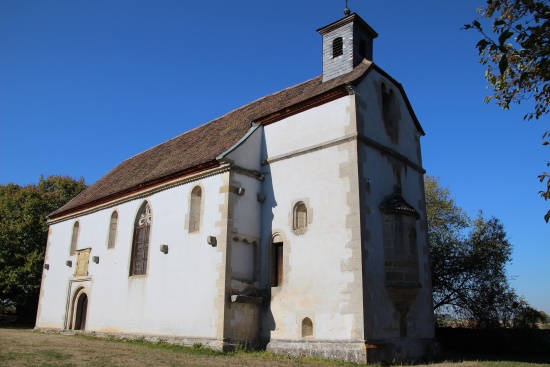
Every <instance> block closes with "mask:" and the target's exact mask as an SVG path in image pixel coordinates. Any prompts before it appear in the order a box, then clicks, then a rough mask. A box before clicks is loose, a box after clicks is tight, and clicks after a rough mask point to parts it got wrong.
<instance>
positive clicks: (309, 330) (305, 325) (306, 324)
mask: <svg viewBox="0 0 550 367" xmlns="http://www.w3.org/2000/svg"><path fill="white" fill-rule="evenodd" d="M308 336H313V322H312V321H311V319H310V318H309V317H306V318H305V319H303V320H302V337H303V338H305V337H308Z"/></svg>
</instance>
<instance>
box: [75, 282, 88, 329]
mask: <svg viewBox="0 0 550 367" xmlns="http://www.w3.org/2000/svg"><path fill="white" fill-rule="evenodd" d="M87 314H88V295H87V294H86V293H85V292H84V291H80V292H78V293H77V295H76V296H75V303H74V308H73V327H72V329H73V330H85V329H86V316H87Z"/></svg>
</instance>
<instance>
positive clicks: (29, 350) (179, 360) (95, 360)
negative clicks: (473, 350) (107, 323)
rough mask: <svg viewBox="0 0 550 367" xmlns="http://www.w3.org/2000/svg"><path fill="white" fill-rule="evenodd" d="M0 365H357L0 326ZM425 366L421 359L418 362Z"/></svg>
mask: <svg viewBox="0 0 550 367" xmlns="http://www.w3.org/2000/svg"><path fill="white" fill-rule="evenodd" d="M447 358H450V360H452V362H450V361H446V362H433V363H430V364H429V365H430V366H433V367H451V366H452V367H482V366H485V367H535V366H536V367H539V366H550V363H549V361H550V360H549V361H546V362H547V363H542V362H541V361H540V358H539V361H538V362H534V361H529V358H528V357H527V358H497V357H484V358H481V357H476V356H473V357H472V356H469V357H465V356H458V355H454V356H448V357H447ZM0 366H2V367H16V366H17V367H19V366H64V367H76V366H89V367H102V366H109V367H111V366H120V367H130V366H140V367H146V366H151V367H160V366H163V367H164V366H174V367H176V366H219V367H233V366H260V367H262V366H265V367H267V366H269V367H282V366H305V367H307V366H357V365H355V364H352V363H343V362H334V361H326V360H319V359H313V358H288V357H285V356H279V355H274V354H272V353H268V352H244V351H239V352H234V353H221V352H214V351H211V350H208V349H205V348H201V347H200V346H196V347H194V348H187V347H181V346H175V345H168V344H153V343H147V342H143V341H131V342H128V341H121V340H111V339H107V340H105V339H99V338H94V337H89V336H82V335H74V334H72V333H61V334H56V333H40V332H35V331H32V330H30V329H17V328H0ZM423 366H425V365H423Z"/></svg>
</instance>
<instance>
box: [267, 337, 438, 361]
mask: <svg viewBox="0 0 550 367" xmlns="http://www.w3.org/2000/svg"><path fill="white" fill-rule="evenodd" d="M266 349H267V350H268V351H270V352H273V353H278V354H287V355H289V356H291V357H300V356H312V357H318V358H324V359H331V360H343V361H348V362H354V363H358V364H367V363H376V362H388V361H389V362H401V363H408V362H415V361H418V360H420V359H427V358H431V357H433V356H434V355H436V354H437V353H438V349H439V348H438V343H437V342H436V341H435V340H432V339H426V340H422V339H416V340H399V339H396V340H391V341H387V340H386V341H383V342H382V341H372V342H368V343H367V342H365V341H339V340H336V341H331V340H329V341H306V340H299V341H295V340H272V341H270V342H269V343H268V344H267V348H266Z"/></svg>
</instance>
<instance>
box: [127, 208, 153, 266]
mask: <svg viewBox="0 0 550 367" xmlns="http://www.w3.org/2000/svg"><path fill="white" fill-rule="evenodd" d="M151 221H152V214H151V207H150V206H149V203H148V202H144V203H143V205H141V208H140V209H139V211H138V213H137V215H136V220H135V222H134V239H133V241H132V261H131V265H130V275H140V274H146V273H147V260H148V257H149V238H150V237H151Z"/></svg>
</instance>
